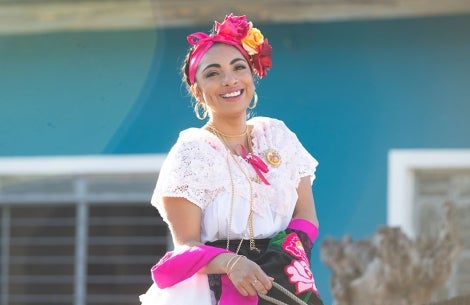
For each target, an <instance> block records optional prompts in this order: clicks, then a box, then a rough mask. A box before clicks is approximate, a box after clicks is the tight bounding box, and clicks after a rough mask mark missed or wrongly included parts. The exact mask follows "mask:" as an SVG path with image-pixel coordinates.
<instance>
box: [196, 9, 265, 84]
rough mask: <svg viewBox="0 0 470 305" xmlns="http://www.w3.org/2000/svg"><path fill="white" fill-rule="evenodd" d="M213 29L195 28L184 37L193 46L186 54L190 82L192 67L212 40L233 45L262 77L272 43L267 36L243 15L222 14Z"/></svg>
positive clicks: (211, 43)
mask: <svg viewBox="0 0 470 305" xmlns="http://www.w3.org/2000/svg"><path fill="white" fill-rule="evenodd" d="M214 30H215V33H213V34H210V35H207V34H206V33H202V32H197V33H193V34H191V35H189V36H188V37H187V39H188V42H189V44H191V45H193V46H194V48H193V50H192V51H191V54H190V57H189V68H188V77H189V83H190V84H191V85H192V84H194V81H195V76H196V70H197V67H198V65H199V62H200V61H201V58H202V57H203V56H204V54H206V52H207V50H209V48H210V47H211V46H213V45H214V43H216V42H220V43H225V44H228V45H231V46H234V47H236V48H237V49H238V50H239V51H240V52H241V53H242V54H243V56H244V57H245V59H246V60H247V61H248V63H250V64H251V65H252V67H253V69H254V71H255V72H256V74H257V75H258V76H259V77H260V78H263V77H264V76H266V74H267V70H268V69H269V68H271V66H272V62H271V52H272V47H271V45H269V42H268V39H267V38H264V37H263V34H261V32H260V31H259V30H258V29H256V28H254V27H253V24H252V23H251V22H248V21H247V20H246V17H245V16H234V15H233V14H230V15H228V16H225V19H224V22H222V23H219V22H217V21H216V22H215V26H214Z"/></svg>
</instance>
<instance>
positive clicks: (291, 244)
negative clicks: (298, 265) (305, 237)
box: [282, 233, 310, 266]
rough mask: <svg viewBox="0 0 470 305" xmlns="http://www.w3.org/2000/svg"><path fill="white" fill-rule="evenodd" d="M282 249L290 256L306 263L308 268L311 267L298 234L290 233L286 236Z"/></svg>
mask: <svg viewBox="0 0 470 305" xmlns="http://www.w3.org/2000/svg"><path fill="white" fill-rule="evenodd" d="M282 248H283V249H284V251H285V252H286V253H288V254H290V255H291V256H293V257H295V258H298V259H300V260H301V261H303V262H305V263H306V264H307V265H308V266H310V261H309V259H308V258H307V254H306V253H305V249H304V247H303V245H302V242H301V241H300V239H299V236H298V235H297V234H296V233H290V234H289V235H287V236H286V239H285V240H284V242H283V243H282Z"/></svg>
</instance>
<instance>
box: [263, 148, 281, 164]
mask: <svg viewBox="0 0 470 305" xmlns="http://www.w3.org/2000/svg"><path fill="white" fill-rule="evenodd" d="M264 156H265V158H266V161H268V163H269V164H271V166H273V167H278V166H279V165H281V161H282V160H281V156H280V155H279V153H278V152H277V151H276V150H274V149H272V148H270V149H268V150H267V151H266V152H265V153H264Z"/></svg>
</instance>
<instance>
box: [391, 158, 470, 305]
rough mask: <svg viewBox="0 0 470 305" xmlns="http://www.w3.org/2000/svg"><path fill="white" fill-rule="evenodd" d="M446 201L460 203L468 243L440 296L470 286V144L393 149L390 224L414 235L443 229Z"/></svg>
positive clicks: (461, 227) (460, 220) (460, 292)
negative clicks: (460, 147)
mask: <svg viewBox="0 0 470 305" xmlns="http://www.w3.org/2000/svg"><path fill="white" fill-rule="evenodd" d="M446 202H452V203H453V204H454V206H455V208H456V212H457V213H456V214H457V215H456V223H457V227H458V228H459V233H460V237H461V238H462V242H463V246H464V249H463V251H462V252H461V253H460V256H459V257H458V259H457V261H456V263H455V264H454V265H453V269H452V273H451V275H450V279H449V281H448V283H447V287H445V288H444V289H443V290H442V291H438V292H437V294H438V297H439V298H441V299H446V298H449V297H454V296H458V295H464V294H466V293H468V291H469V290H470V276H469V274H470V230H469V229H470V225H469V224H470V150H458V149H456V150H393V151H391V152H390V154H389V179H388V225H389V226H398V227H401V228H402V229H403V231H404V232H405V233H406V234H407V235H408V236H409V237H410V238H415V237H417V236H424V237H428V235H430V234H431V235H432V234H437V233H438V231H437V230H438V227H437V226H438V225H439V224H440V221H442V218H443V216H442V213H443V208H442V205H443V204H444V203H446Z"/></svg>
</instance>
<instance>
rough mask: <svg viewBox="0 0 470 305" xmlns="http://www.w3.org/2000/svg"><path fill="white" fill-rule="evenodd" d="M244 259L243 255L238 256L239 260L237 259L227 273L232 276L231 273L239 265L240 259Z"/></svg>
mask: <svg viewBox="0 0 470 305" xmlns="http://www.w3.org/2000/svg"><path fill="white" fill-rule="evenodd" d="M243 257H244V256H243V255H237V258H236V259H235V261H234V262H233V264H232V265H231V266H230V267H229V268H228V271H227V275H228V276H230V273H232V270H233V267H235V265H236V264H237V263H238V261H240V259H241V258H243Z"/></svg>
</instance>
